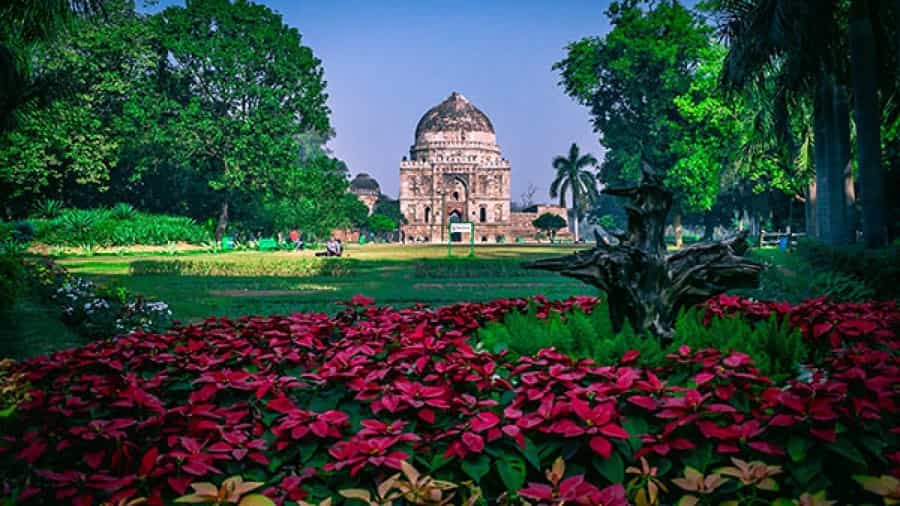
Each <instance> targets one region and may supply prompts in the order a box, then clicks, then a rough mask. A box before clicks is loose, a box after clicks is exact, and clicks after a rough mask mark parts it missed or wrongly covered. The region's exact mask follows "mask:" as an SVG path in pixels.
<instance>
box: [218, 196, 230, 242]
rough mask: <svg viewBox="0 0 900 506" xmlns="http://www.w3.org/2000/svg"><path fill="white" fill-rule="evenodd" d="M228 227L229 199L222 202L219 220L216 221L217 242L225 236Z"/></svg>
mask: <svg viewBox="0 0 900 506" xmlns="http://www.w3.org/2000/svg"><path fill="white" fill-rule="evenodd" d="M227 228H228V201H227V200H225V201H223V202H222V209H221V210H220V211H219V221H218V222H217V223H216V242H218V241H221V240H222V237H224V236H225V230H226V229H227Z"/></svg>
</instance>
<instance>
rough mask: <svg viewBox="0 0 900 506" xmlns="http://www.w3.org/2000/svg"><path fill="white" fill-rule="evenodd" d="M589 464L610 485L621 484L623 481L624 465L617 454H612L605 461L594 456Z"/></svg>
mask: <svg viewBox="0 0 900 506" xmlns="http://www.w3.org/2000/svg"><path fill="white" fill-rule="evenodd" d="M591 464H592V465H593V466H594V469H596V470H597V472H599V473H600V474H601V475H603V477H604V478H606V479H607V480H609V481H610V482H611V483H622V482H623V481H625V463H624V462H623V461H622V457H621V456H620V455H619V452H616V451H614V452H612V453H611V454H610V455H609V458H607V459H604V458H602V457H600V456H599V455H594V456H593V458H591Z"/></svg>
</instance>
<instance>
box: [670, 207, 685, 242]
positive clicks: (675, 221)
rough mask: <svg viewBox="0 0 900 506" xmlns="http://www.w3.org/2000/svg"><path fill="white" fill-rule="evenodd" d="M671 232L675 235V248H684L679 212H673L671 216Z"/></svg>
mask: <svg viewBox="0 0 900 506" xmlns="http://www.w3.org/2000/svg"><path fill="white" fill-rule="evenodd" d="M672 230H673V231H674V233H675V247H676V248H681V247H682V246H684V235H683V230H682V229H681V211H675V213H674V214H672Z"/></svg>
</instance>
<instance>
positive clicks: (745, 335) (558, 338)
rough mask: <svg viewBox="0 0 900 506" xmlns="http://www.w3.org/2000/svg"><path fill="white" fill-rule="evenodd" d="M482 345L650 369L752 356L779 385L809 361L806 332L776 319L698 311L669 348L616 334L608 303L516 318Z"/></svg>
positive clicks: (495, 326)
mask: <svg viewBox="0 0 900 506" xmlns="http://www.w3.org/2000/svg"><path fill="white" fill-rule="evenodd" d="M478 340H479V341H480V342H481V343H482V346H483V347H484V349H486V350H489V351H491V352H494V353H496V352H499V351H501V350H509V352H511V354H512V356H513V357H519V356H523V355H534V354H535V353H537V352H538V351H539V350H541V349H543V348H551V347H552V348H554V349H556V350H558V351H560V352H561V353H565V354H566V355H569V356H572V357H578V358H591V359H594V360H596V361H597V362H598V363H601V364H613V363H618V362H620V361H621V360H623V359H624V358H625V357H626V356H633V357H634V360H636V361H637V363H639V364H641V365H643V366H646V367H659V366H661V365H663V363H664V360H665V356H666V354H667V353H669V354H670V353H676V352H677V351H678V348H679V347H680V346H684V345H686V346H689V347H691V348H694V349H702V348H715V349H719V350H722V351H724V352H740V353H745V354H747V355H749V356H750V357H751V358H753V361H754V363H755V364H756V365H757V367H759V369H760V371H762V372H763V373H764V374H766V375H769V376H772V377H773V378H776V379H778V380H783V379H786V378H788V377H792V376H795V375H796V374H797V373H798V372H799V365H800V364H801V363H802V362H804V361H806V360H807V358H808V353H807V350H806V347H805V346H804V344H803V337H802V335H801V334H800V331H799V330H797V329H795V328H793V327H792V326H791V325H790V323H789V320H788V319H787V318H785V317H783V316H779V315H772V316H771V317H769V318H768V319H762V320H759V321H747V320H744V319H742V318H738V317H736V316H727V315H722V317H719V318H711V319H706V318H705V310H703V311H701V310H699V309H692V310H690V311H687V312H684V313H682V314H681V315H679V317H678V320H677V323H676V326H675V341H674V342H673V343H672V344H671V345H670V346H669V347H668V348H664V347H663V346H661V345H660V343H659V341H658V340H656V339H654V338H648V337H645V336H642V335H640V334H636V333H635V332H634V331H633V330H632V329H631V327H630V326H629V325H628V324H627V322H626V324H625V326H624V328H623V329H622V331H621V332H619V333H618V334H617V333H615V332H613V329H612V323H611V322H610V320H609V313H608V311H607V308H606V304H605V302H601V304H600V305H598V306H597V307H596V308H594V309H593V310H592V311H591V313H590V314H586V313H585V312H584V311H582V310H581V309H579V308H574V309H573V310H572V311H571V312H568V313H565V314H558V313H551V314H550V315H547V316H541V315H538V314H537V312H536V310H535V308H534V307H531V308H529V310H528V311H527V312H524V313H519V312H513V313H510V314H508V315H506V317H505V318H504V319H503V320H502V321H499V322H491V323H488V324H487V325H486V326H485V327H484V328H482V329H479V331H478ZM634 351H636V352H637V353H638V354H637V355H636V356H635V355H634V354H633V352H634ZM629 352H632V354H631V355H628V353H629Z"/></svg>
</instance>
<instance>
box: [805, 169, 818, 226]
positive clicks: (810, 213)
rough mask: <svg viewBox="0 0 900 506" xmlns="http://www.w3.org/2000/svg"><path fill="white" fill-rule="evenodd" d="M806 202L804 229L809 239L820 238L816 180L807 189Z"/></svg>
mask: <svg viewBox="0 0 900 506" xmlns="http://www.w3.org/2000/svg"><path fill="white" fill-rule="evenodd" d="M805 197H806V201H805V202H804V203H803V211H804V213H803V214H804V216H803V219H804V220H805V223H804V229H805V230H806V236H807V237H809V238H814V237H819V228H818V226H817V225H816V180H815V179H813V180H812V181H810V182H809V185H807V187H806V195H805Z"/></svg>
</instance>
